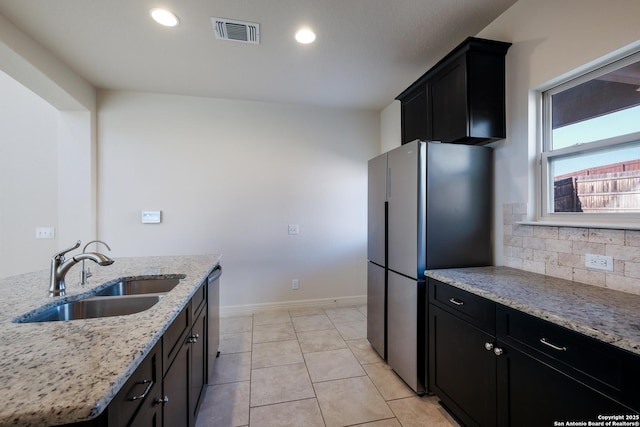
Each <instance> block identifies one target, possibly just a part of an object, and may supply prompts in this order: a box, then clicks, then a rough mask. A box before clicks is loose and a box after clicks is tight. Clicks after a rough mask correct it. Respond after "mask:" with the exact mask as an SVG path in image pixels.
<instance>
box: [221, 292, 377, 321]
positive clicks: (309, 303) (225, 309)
mask: <svg viewBox="0 0 640 427" xmlns="http://www.w3.org/2000/svg"><path fill="white" fill-rule="evenodd" d="M366 304H367V296H366V295H359V296H354V297H339V298H318V299H308V300H297V301H284V302H268V303H261V304H245V305H226V306H222V307H220V316H222V317H231V316H249V315H251V314H254V313H260V312H263V311H274V310H294V309H299V308H335V307H345V306H355V305H366Z"/></svg>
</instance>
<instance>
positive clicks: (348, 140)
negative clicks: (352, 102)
mask: <svg viewBox="0 0 640 427" xmlns="http://www.w3.org/2000/svg"><path fill="white" fill-rule="evenodd" d="M98 107H99V113H98V122H99V124H100V125H99V129H98V141H99V167H98V169H99V177H98V180H99V183H98V185H99V188H100V192H99V201H98V206H99V208H98V209H99V214H98V217H99V224H98V229H99V235H100V236H101V238H104V239H105V240H106V241H107V242H108V243H109V244H110V245H111V247H112V249H113V252H112V253H113V255H114V256H125V255H126V256H128V255H170V254H194V253H211V252H217V253H223V254H224V258H223V267H224V276H223V277H224V285H223V286H222V287H221V305H223V306H236V305H244V304H260V303H272V302H286V301H296V300H308V299H317V298H339V297H350V296H361V295H365V294H366V268H365V267H366V194H367V192H366V186H367V160H368V159H369V158H371V157H373V156H375V155H376V154H378V152H379V142H380V135H379V118H378V114H377V113H375V112H368V111H354V110H342V109H323V108H313V107H301V106H290V105H281V104H268V103H258V102H243V101H230V100H220V99H211V98H197V97H185V96H172V95H156V94H142V93H131V92H117V91H104V92H100V94H99V102H98ZM141 210H162V214H163V221H162V223H161V224H159V225H143V224H141V223H140V211H141ZM288 224H299V225H300V234H299V235H297V236H290V235H288V234H287V225H288ZM292 279H299V280H300V289H299V290H297V291H293V290H291V280H292Z"/></svg>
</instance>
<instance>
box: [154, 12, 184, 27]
mask: <svg viewBox="0 0 640 427" xmlns="http://www.w3.org/2000/svg"><path fill="white" fill-rule="evenodd" d="M149 13H151V17H152V18H153V20H154V21H156V22H157V23H158V24H160V25H164V26H165V27H175V26H176V25H178V22H180V21H179V20H178V17H177V16H176V15H174V14H173V13H172V12H169V11H168V10H167V9H161V8H155V9H151V11H150V12H149Z"/></svg>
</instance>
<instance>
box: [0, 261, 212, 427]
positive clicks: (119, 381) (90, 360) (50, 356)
mask: <svg viewBox="0 0 640 427" xmlns="http://www.w3.org/2000/svg"><path fill="white" fill-rule="evenodd" d="M220 258H221V256H220V255H216V254H213V255H201V256H170V257H169V256H165V257H130V258H115V263H114V264H112V265H111V266H106V267H100V266H97V265H96V264H94V263H93V262H89V263H87V265H88V266H90V267H91V269H92V270H93V276H92V277H91V278H90V279H89V280H90V282H89V283H90V284H89V285H88V286H86V287H84V288H82V287H80V286H79V284H78V283H77V282H78V280H77V279H78V278H79V273H80V269H81V267H80V266H79V265H78V266H74V267H73V268H72V269H71V271H70V272H69V274H68V275H67V295H66V296H65V297H56V298H49V296H48V288H49V270H48V269H46V270H41V271H37V272H33V273H27V274H22V275H18V276H13V277H7V278H4V279H0V293H1V294H2V297H0V324H1V325H2V326H1V328H0V354H1V355H2V358H1V359H0V384H2V389H3V393H2V396H1V397H0V426H5V425H11V426H43V425H58V424H65V423H73V422H77V421H84V420H88V419H91V418H94V417H96V416H97V415H99V414H100V413H101V412H102V411H103V410H104V409H105V408H106V407H107V405H108V404H109V402H110V401H111V399H112V398H113V397H114V396H115V395H116V393H117V392H118V391H119V389H120V388H121V387H122V385H123V384H124V383H125V382H126V380H127V379H128V378H129V376H130V375H131V374H132V373H133V371H135V369H136V368H137V367H138V365H139V364H140V362H142V360H143V359H144V358H145V356H146V355H147V354H148V353H149V351H150V350H151V349H152V348H153V346H154V345H155V344H156V343H157V342H158V340H159V339H160V338H161V337H162V334H163V333H164V331H165V330H166V329H167V327H168V326H169V325H170V324H171V322H172V321H173V320H174V319H175V317H176V316H177V315H178V313H179V312H180V311H181V310H182V308H184V306H185V305H186V304H187V303H188V302H189V300H190V298H191V297H192V295H193V294H194V292H195V290H196V288H197V286H198V285H199V284H200V283H202V282H203V281H204V280H205V279H206V277H207V275H208V274H209V273H210V272H211V270H213V268H215V267H216V266H217V265H218V264H219V263H220ZM176 274H184V275H186V277H185V278H184V279H182V280H181V281H180V283H179V284H178V285H177V286H176V287H175V288H174V289H173V290H171V291H170V292H169V293H168V294H166V296H164V297H163V298H162V299H161V300H160V301H159V302H158V303H157V304H155V305H154V306H153V307H151V308H149V309H148V310H145V311H142V312H140V313H135V314H130V315H127V316H115V317H104V318H97V319H85V320H72V321H66V322H64V321H63V322H42V323H15V322H14V320H15V319H17V318H20V317H22V316H23V315H24V314H26V313H28V312H30V311H32V310H34V309H37V308H39V307H42V306H44V305H48V304H52V303H55V302H59V301H61V300H68V301H72V300H75V299H78V298H80V297H82V296H84V295H85V294H91V293H93V292H95V289H96V288H98V287H102V285H103V284H105V283H113V282H115V281H117V279H123V278H128V279H133V278H138V277H141V276H157V277H162V276H165V275H176Z"/></svg>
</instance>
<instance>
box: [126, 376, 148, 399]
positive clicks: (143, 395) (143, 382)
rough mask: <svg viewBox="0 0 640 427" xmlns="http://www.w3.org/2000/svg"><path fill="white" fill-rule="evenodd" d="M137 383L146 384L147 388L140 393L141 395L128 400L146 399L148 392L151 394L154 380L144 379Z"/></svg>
mask: <svg viewBox="0 0 640 427" xmlns="http://www.w3.org/2000/svg"><path fill="white" fill-rule="evenodd" d="M137 384H146V385H147V388H145V389H144V392H143V393H142V394H141V395H139V396H131V397H130V398H128V399H127V400H129V401H135V400H140V399H144V398H145V397H147V394H149V390H151V387H153V380H142V381H140V382H138V383H137Z"/></svg>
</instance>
